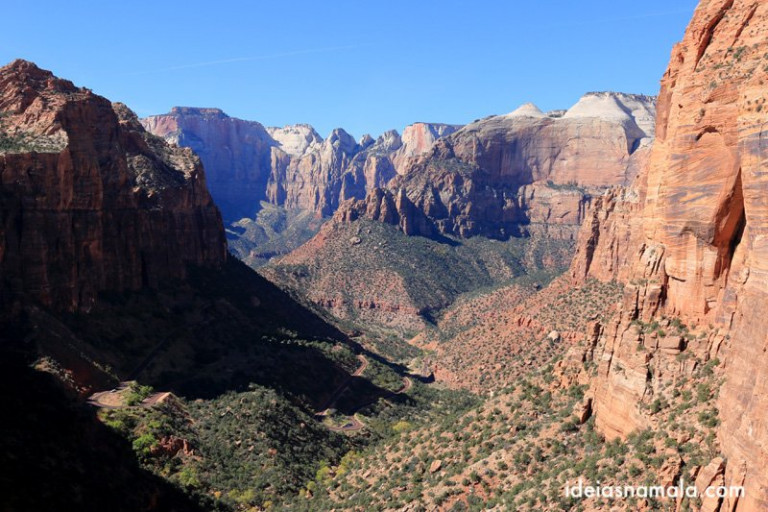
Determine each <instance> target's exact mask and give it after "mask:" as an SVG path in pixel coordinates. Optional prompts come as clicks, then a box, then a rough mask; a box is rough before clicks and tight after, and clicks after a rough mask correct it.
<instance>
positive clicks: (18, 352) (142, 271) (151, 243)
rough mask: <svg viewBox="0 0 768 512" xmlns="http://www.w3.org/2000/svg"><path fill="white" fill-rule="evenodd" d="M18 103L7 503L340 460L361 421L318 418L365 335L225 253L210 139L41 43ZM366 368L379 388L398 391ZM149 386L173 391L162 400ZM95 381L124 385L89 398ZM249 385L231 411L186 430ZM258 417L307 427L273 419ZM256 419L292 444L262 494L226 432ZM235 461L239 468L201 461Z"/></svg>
mask: <svg viewBox="0 0 768 512" xmlns="http://www.w3.org/2000/svg"><path fill="white" fill-rule="evenodd" d="M0 112H1V113H0V124H2V129H1V130H0V171H1V172H0V174H1V176H0V226H1V227H0V276H1V277H2V281H0V298H1V299H2V300H1V301H0V366H2V371H1V372H0V373H2V379H3V380H2V384H3V389H4V390H5V392H4V393H3V397H2V406H3V408H4V410H5V411H6V412H7V413H8V414H10V415H12V416H13V418H8V420H7V421H4V422H3V425H2V436H0V437H1V438H2V439H0V464H1V465H2V466H3V468H4V469H3V478H2V489H3V491H2V492H3V505H4V507H5V508H8V507H10V508H11V509H13V510H40V509H56V510H104V509H112V510H198V509H204V510H234V509H236V508H237V507H240V506H242V504H248V506H251V507H252V506H260V507H261V506H263V505H264V503H265V502H266V501H269V500H272V499H276V497H277V498H279V493H282V492H296V491H298V488H299V487H300V486H301V484H303V482H306V481H307V479H308V478H310V477H311V475H313V474H314V472H315V471H316V470H317V468H318V467H319V466H320V464H321V462H322V460H338V459H340V457H341V455H342V454H343V453H344V452H345V451H347V450H348V449H349V447H350V445H349V443H348V442H347V441H346V440H345V438H343V437H342V436H340V435H338V434H334V433H333V432H331V431H330V430H329V429H327V428H325V427H324V426H322V425H321V424H320V423H319V422H318V423H317V424H314V423H313V424H312V425H311V428H304V427H306V422H307V421H310V420H311V418H312V415H313V414H314V412H315V411H316V409H317V408H319V407H320V406H321V405H322V404H324V403H325V402H327V401H328V399H329V397H330V396H331V395H333V394H334V392H335V390H336V389H337V388H338V386H340V385H341V384H342V383H345V382H348V381H349V379H350V378H351V375H350V374H351V373H352V372H353V371H354V368H355V364H356V363H357V359H356V358H355V351H360V350H361V348H360V347H359V346H358V345H356V344H354V343H348V342H347V340H346V337H345V336H344V335H343V334H342V333H340V332H339V331H338V330H336V329H335V328H333V327H331V326H330V325H328V324H327V323H325V322H324V321H323V320H321V319H320V318H318V317H317V316H316V315H314V314H313V313H311V312H309V311H308V310H306V309H305V308H303V307H302V306H300V305H299V304H298V303H296V302H295V301H294V300H292V299H291V298H290V297H289V296H287V295H286V294H285V293H284V292H283V291H281V290H279V289H278V288H276V287H275V286H274V285H272V284H270V283H269V282H267V281H266V280H264V279H263V278H261V277H260V276H259V275H258V274H256V273H255V272H253V271H252V270H251V269H249V268H247V267H246V266H245V265H243V264H242V263H240V262H238V261H237V260H235V259H234V258H232V257H228V256H227V252H226V243H225V239H224V230H223V226H222V222H221V217H220V215H219V213H218V210H217V208H216V207H215V206H214V204H213V201H212V200H211V197H210V195H209V194H208V191H207V188H206V185H205V180H204V177H203V170H202V166H201V165H200V162H199V160H198V159H197V157H196V156H195V155H194V154H193V153H192V151H191V150H189V149H181V148H178V147H175V146H170V145H168V144H167V143H166V142H165V141H163V140H162V139H160V138H158V137H155V136H153V135H150V134H148V133H147V132H145V131H144V129H143V128H142V127H141V124H140V123H139V122H138V119H137V118H136V117H135V115H134V114H133V113H132V112H130V111H129V110H128V109H127V108H126V107H125V106H123V105H120V104H111V103H110V102H109V101H108V100H106V99H105V98H102V97H100V96H97V95H95V94H93V93H91V92H90V91H88V90H87V89H81V88H77V87H75V86H74V85H73V84H71V83H70V82H68V81H65V80H61V79H58V78H56V77H55V76H53V75H52V74H51V73H50V72H48V71H44V70H41V69H39V68H37V67H36V66H35V65H34V64H32V63H29V62H25V61H15V62H13V63H12V64H10V65H8V66H5V67H3V68H0ZM382 366H384V367H385V368H387V370H388V371H389V372H390V373H391V374H393V375H394V377H393V378H395V379H397V378H398V377H397V374H396V373H395V372H394V370H391V369H389V368H388V367H386V366H385V365H384V364H383V363H382ZM134 379H138V381H139V382H140V384H141V385H139V384H136V385H135V386H134V387H130V388H129V389H134V388H135V389H137V390H138V391H135V392H134V394H136V395H137V396H138V398H135V397H134V398H132V399H131V400H134V401H136V402H137V403H135V404H132V403H119V398H118V397H120V396H122V392H117V391H116V392H114V393H112V392H110V390H113V389H115V388H116V387H117V386H118V385H119V383H120V382H121V381H127V380H134ZM358 381H359V384H358V388H356V389H365V390H366V393H367V394H366V395H364V398H365V399H366V400H370V397H371V396H376V397H378V396H379V395H383V394H385V393H386V391H385V390H382V389H380V388H379V387H378V386H377V385H376V384H374V383H373V382H371V381H369V380H368V379H366V378H360V379H358ZM146 385H154V386H158V387H160V388H161V389H162V390H163V391H165V393H163V394H162V395H153V396H154V397H155V400H154V401H150V403H144V402H142V401H141V399H142V396H140V395H138V393H139V392H142V393H145V392H147V391H146V390H147V387H146ZM126 386H127V384H126ZM120 387H121V388H122V387H123V386H120ZM94 391H101V392H102V393H101V394H102V395H105V396H108V397H109V398H110V399H111V401H110V402H111V403H108V404H106V405H105V404H103V403H101V402H99V401H98V400H95V399H94V401H91V402H86V398H87V397H88V396H89V395H91V394H92V393H93V392H94ZM150 392H151V391H150ZM174 394H175V396H174ZM161 397H162V399H161ZM250 397H257V398H253V399H251V398H250ZM258 397H268V398H265V399H261V398H258ZM356 397H357V395H355V394H354V393H353V394H351V396H350V398H349V401H350V402H351V403H353V404H354V400H355V399H356ZM114 400H118V403H114ZM89 403H90V404H91V405H89ZM235 403H237V404H239V405H237V408H238V413H237V415H236V416H235V417H234V418H233V419H232V420H231V421H230V422H227V423H226V425H227V428H225V429H220V430H216V429H212V430H214V432H213V433H211V432H210V430H211V429H207V430H205V431H204V432H198V431H194V432H193V434H194V436H195V437H190V438H189V439H186V438H184V437H183V436H184V435H186V434H185V432H187V431H189V425H190V424H193V423H199V422H203V421H205V422H208V421H211V419H212V418H216V417H218V416H217V415H218V412H219V411H217V408H218V404H226V405H225V406H227V407H228V406H230V405H233V404H235ZM193 404H194V405H193ZM93 406H98V407H103V408H104V409H105V410H108V411H112V412H111V413H110V414H101V415H99V416H98V418H97V414H96V411H95V410H94V408H93ZM273 406H274V407H275V409H274V410H272V409H271V407H273ZM222 407H224V405H223V406H222ZM212 411H216V414H213V413H212ZM254 417H258V418H259V420H258V424H259V425H260V424H261V423H262V422H263V421H266V420H263V419H262V418H271V421H272V422H273V423H276V424H278V425H279V424H280V423H279V422H284V423H285V424H287V425H289V426H290V428H284V427H280V428H275V427H272V428H271V430H267V432H266V433H265V432H264V430H265V429H263V428H262V429H260V430H259V427H258V425H256V426H254V425H252V424H251V423H249V421H250V420H251V419H253V418H254ZM99 419H100V420H101V422H100V421H98V420H99ZM213 421H214V422H215V420H213ZM311 421H314V420H311ZM239 431H243V432H247V433H248V434H249V435H252V436H254V438H255V437H257V436H258V442H255V441H254V442H249V443H248V446H250V447H251V449H256V447H258V449H259V451H258V453H259V454H261V453H262V448H264V447H269V448H270V450H274V451H269V452H267V448H264V450H263V451H264V453H266V455H265V456H263V457H261V458H259V460H258V474H259V475H260V478H261V482H262V485H263V487H264V488H265V489H267V490H266V491H264V492H260V493H259V494H254V493H252V492H251V494H248V492H247V491H248V488H247V484H243V482H242V479H240V475H242V474H248V475H251V476H252V475H254V474H256V470H255V469H254V467H256V464H257V462H254V458H253V457H251V458H249V457H248V456H247V454H245V456H242V457H239V456H238V454H237V453H232V452H231V451H227V450H222V448H221V447H222V446H223V445H224V446H234V443H235V442H236V441H237V439H235V438H234V436H236V435H239V434H237V432H239ZM307 432H311V436H310V437H306V436H305V434H306V433H307ZM284 435H288V436H289V437H290V438H291V439H292V442H291V443H287V442H286V443H285V444H284V445H281V441H280V440H281V439H283V437H282V436H284ZM302 443H303V444H302ZM315 446H317V447H315ZM182 447H183V449H182ZM193 453H194V456H192V454H193ZM220 465H225V466H226V467H227V468H230V471H231V473H226V474H224V473H222V472H216V471H214V472H213V473H214V474H210V473H205V474H203V475H197V474H196V473H195V471H197V469H196V468H198V467H199V468H202V469H206V470H207V469H208V468H216V467H219V466H220ZM214 482H215V483H214ZM214 486H215V487H216V488H215V489H214ZM216 491H223V492H224V495H223V496H222V495H221V492H219V494H218V496H217V495H216ZM233 496H236V497H237V498H238V499H237V500H235V498H234V497H233Z"/></svg>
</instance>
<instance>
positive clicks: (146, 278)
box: [0, 61, 226, 310]
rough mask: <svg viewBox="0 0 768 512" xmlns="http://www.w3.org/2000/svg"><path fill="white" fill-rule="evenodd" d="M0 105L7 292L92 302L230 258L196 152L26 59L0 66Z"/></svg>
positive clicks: (1, 262)
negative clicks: (168, 140) (162, 137)
mask: <svg viewBox="0 0 768 512" xmlns="http://www.w3.org/2000/svg"><path fill="white" fill-rule="evenodd" d="M0 112H1V113H2V117H0V140H2V143H1V145H0V275H2V280H3V283H2V289H3V296H4V298H5V299H7V300H8V299H10V298H11V297H12V296H13V295H19V294H25V295H28V296H29V297H30V298H33V299H36V300H39V301H41V302H42V303H43V304H45V305H47V306H51V307H54V308H56V309H67V310H77V309H85V310H87V309H89V308H90V307H91V306H92V304H93V303H94V301H95V299H96V296H97V295H98V293H99V292H101V291H104V290H112V291H122V290H136V289H139V288H142V287H145V286H156V285H157V283H158V282H159V281H160V280H162V279H173V278H183V277H184V276H185V275H186V265H187V264H192V265H203V266H208V267H217V266H220V265H221V264H223V262H224V260H225V257H226V245H225V241H224V237H223V235H222V232H221V230H220V228H219V226H220V224H221V218H220V216H219V212H218V210H217V209H216V207H215V206H214V204H213V201H212V200H211V198H210V196H209V195H208V191H207V189H206V184H205V177H204V174H203V170H202V167H201V165H200V162H199V160H198V159H197V158H196V157H195V156H194V154H193V153H192V152H191V151H190V150H187V149H180V148H174V147H169V146H168V145H166V144H165V143H164V142H162V141H161V140H160V139H157V138H156V137H153V136H151V135H149V134H147V133H146V132H144V130H143V129H142V128H141V125H140V124H139V122H138V119H137V118H136V117H135V115H134V114H133V113H132V112H130V111H129V110H128V109H126V108H125V107H124V106H122V105H119V104H117V105H114V106H113V105H112V104H111V103H110V102H109V101H107V100H105V99H104V98H101V97H99V96H96V95H94V94H93V93H91V92H90V91H88V90H87V89H79V88H76V87H75V86H74V85H72V83H70V82H67V81H65V80H60V79H58V78H55V77H54V76H53V75H52V74H51V73H50V72H48V71H43V70H41V69H39V68H37V67H36V66H34V65H33V64H31V63H29V62H25V61H15V62H13V63H11V64H9V65H8V66H5V67H3V68H1V69H0ZM171 231H172V232H173V236H170V237H169V236H167V234H168V233H169V232H171Z"/></svg>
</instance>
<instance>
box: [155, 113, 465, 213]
mask: <svg viewBox="0 0 768 512" xmlns="http://www.w3.org/2000/svg"><path fill="white" fill-rule="evenodd" d="M142 123H143V125H144V127H145V128H146V129H147V130H148V131H149V132H151V133H153V134H155V135H158V136H160V137H163V138H164V139H166V140H167V141H168V142H172V143H174V144H178V145H180V146H183V147H189V148H192V149H193V150H195V152H196V153H197V154H198V155H200V158H201V159H202V161H203V163H204V164H205V167H206V170H207V175H208V184H209V187H210V189H211V195H212V196H213V198H214V200H215V201H216V203H217V204H218V205H219V207H220V208H221V210H222V214H223V216H224V219H225V221H227V222H234V221H237V220H239V219H241V218H243V217H253V216H254V214H255V213H256V212H257V211H258V210H259V208H260V207H259V204H260V202H261V201H268V202H270V203H272V204H275V205H278V206H282V207H285V208H286V209H289V210H303V211H311V212H313V213H315V214H316V215H317V216H319V217H327V216H330V215H332V214H333V213H334V212H335V211H336V209H337V208H338V206H339V204H340V203H341V202H343V201H344V200H346V199H353V198H355V199H363V198H364V197H365V196H366V194H367V193H368V192H369V191H370V190H372V189H373V188H375V187H383V186H385V185H386V183H387V182H388V181H389V180H391V179H392V178H393V177H394V176H395V175H396V168H400V166H403V165H405V164H406V162H407V161H408V159H409V158H410V157H413V156H417V155H420V154H421V153H423V152H424V151H426V150H427V149H428V148H429V146H431V144H432V143H433V142H434V141H435V140H437V139H438V138H439V137H442V136H444V135H447V134H449V133H452V132H453V131H455V130H456V129H457V128H458V127H455V126H451V125H441V124H430V123H416V124H414V125H412V126H409V127H407V128H406V129H405V132H404V136H403V137H402V138H401V136H400V135H399V134H398V133H397V132H396V131H389V132H386V133H384V134H382V135H381V136H380V137H379V138H378V139H375V140H374V139H373V138H372V137H370V136H369V135H365V136H364V137H363V138H361V140H360V141H355V139H354V138H353V137H352V136H351V135H350V134H348V133H347V132H345V131H344V130H343V129H341V128H337V129H335V130H333V132H331V134H330V135H329V136H328V138H326V139H323V138H322V137H320V135H319V134H318V133H317V132H316V131H315V129H314V128H312V127H311V126H309V125H306V124H298V125H290V126H285V127H282V128H276V127H269V128H265V127H264V126H262V125H261V124H259V123H257V122H253V121H244V120H241V119H236V118H232V117H229V116H227V115H226V114H224V113H223V112H222V111H221V110H219V109H212V108H189V107H175V108H173V109H172V110H171V112H169V113H168V114H164V115H158V116H151V117H148V118H146V119H143V120H142Z"/></svg>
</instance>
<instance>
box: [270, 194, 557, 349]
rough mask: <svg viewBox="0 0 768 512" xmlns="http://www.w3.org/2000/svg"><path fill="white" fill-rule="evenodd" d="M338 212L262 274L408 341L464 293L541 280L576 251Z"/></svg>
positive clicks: (361, 326) (344, 316) (352, 321)
mask: <svg viewBox="0 0 768 512" xmlns="http://www.w3.org/2000/svg"><path fill="white" fill-rule="evenodd" d="M385 208H386V207H385ZM339 213H340V212H339ZM339 213H337V216H336V217H334V220H332V221H330V222H327V223H326V224H325V225H324V226H323V227H322V228H321V230H320V232H319V233H318V234H317V235H316V236H315V237H314V238H312V239H311V240H310V241H309V242H307V243H306V244H304V245H303V246H301V247H299V248H298V249H296V250H295V251H293V252H291V253H290V254H288V255H286V256H283V257H282V258H279V259H277V260H275V261H272V262H270V264H269V265H266V266H264V267H262V268H261V269H259V272H260V273H261V274H262V275H264V276H265V277H267V278H268V279H269V280H271V281H273V282H275V283H277V284H279V285H280V286H281V287H283V288H286V289H290V290H292V291H293V293H294V294H295V295H297V296H299V297H302V298H303V299H304V300H306V301H308V302H309V303H311V304H313V305H314V306H315V307H317V308H320V309H321V310H324V311H326V312H328V313H330V314H331V315H332V316H333V317H335V318H336V319H337V320H339V321H341V322H343V324H345V325H349V326H350V328H354V329H357V330H361V331H363V332H366V333H371V334H374V333H375V334H385V335H394V336H396V337H399V338H405V339H407V338H409V337H411V336H413V335H414V334H416V333H417V332H418V331H419V330H421V329H423V328H424V327H426V326H427V325H429V324H431V323H432V322H434V320H435V318H436V317H437V316H438V315H439V313H440V311H441V310H442V309H444V308H446V307H447V306H449V305H450V304H451V303H452V302H453V301H454V300H456V298H457V297H459V296H460V295H461V294H463V293H466V292H470V291H474V290H477V289H479V288H485V287H493V286H497V285H499V284H500V283H506V282H509V281H510V280H513V279H515V278H517V277H520V276H522V275H530V276H531V279H532V280H536V279H539V281H540V282H544V281H546V280H548V279H549V278H551V275H552V274H553V273H558V272H562V271H563V270H565V268H566V265H567V261H568V260H569V256H570V254H571V250H572V245H571V243H570V242H568V241H562V240H549V239H537V240H533V241H530V240H524V239H512V240H508V241H499V240H489V239H485V238H480V237H476V238H473V239H469V240H460V239H455V238H448V237H443V238H440V239H430V238H426V237H418V236H408V235H406V234H404V233H403V232H401V231H400V230H399V229H396V228H395V227H393V226H391V225H389V223H387V222H375V221H370V220H367V219H359V220H356V221H354V222H346V221H344V222H342V221H339V220H338V218H337V217H338V215H339ZM377 220H378V219H377Z"/></svg>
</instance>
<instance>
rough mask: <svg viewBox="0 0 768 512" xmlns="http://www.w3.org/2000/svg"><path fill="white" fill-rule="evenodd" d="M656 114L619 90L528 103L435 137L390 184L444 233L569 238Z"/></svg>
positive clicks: (629, 161) (632, 158)
mask: <svg viewBox="0 0 768 512" xmlns="http://www.w3.org/2000/svg"><path fill="white" fill-rule="evenodd" d="M654 113H655V107H654V99H653V98H651V97H647V96H638V95H630V94H621V93H589V94H587V95H585V96H584V97H582V98H581V100H579V102H578V103H577V104H576V105H574V106H573V107H572V108H571V109H569V110H567V111H566V112H564V113H563V112H554V113H549V114H544V113H543V112H541V111H540V110H539V109H538V108H537V107H536V106H535V105H532V104H526V105H523V106H521V107H520V108H518V109H517V110H515V111H513V112H511V113H509V114H506V115H501V116H492V117H489V118H485V119H482V120H479V121H475V122H474V123H471V124H469V125H467V126H465V127H463V128H461V129H460V130H458V131H456V132H454V133H451V134H448V135H447V136H443V137H442V138H437V139H435V142H434V143H433V144H432V145H431V147H430V148H429V150H428V151H427V152H426V153H424V154H423V155H422V156H414V157H411V158H408V159H407V160H405V161H404V162H403V163H401V164H400V165H399V166H398V168H397V170H398V174H399V175H398V176H397V177H395V178H394V179H393V180H392V181H390V182H389V183H388V184H387V187H388V188H389V189H390V190H391V191H393V193H394V194H395V195H398V194H400V192H399V191H401V190H402V191H404V193H405V195H406V196H407V198H408V200H409V201H410V203H412V204H413V205H415V206H416V208H417V209H419V210H421V212H422V213H423V214H424V215H425V216H426V217H427V218H428V219H429V220H430V221H431V222H432V223H433V225H434V227H433V229H434V230H436V231H439V232H440V233H443V234H449V235H456V236H460V237H468V236H474V235H484V236H489V237H494V238H507V237H509V236H520V235H524V234H542V233H546V234H547V235H548V236H554V237H557V238H566V239H569V238H575V235H576V232H577V231H578V227H579V225H580V224H581V222H582V220H583V218H584V213H585V210H586V207H587V205H588V204H589V201H590V198H591V197H592V195H594V194H597V193H599V192H600V191H602V190H604V189H605V188H607V187H612V186H619V185H624V184H627V183H629V182H630V181H632V179H633V178H634V176H635V175H636V173H637V171H638V169H639V168H641V167H642V166H643V164H644V162H645V161H646V159H647V157H648V152H649V149H650V143H651V141H652V138H653V116H654ZM412 131H417V130H416V127H414V129H413V130H412ZM423 132H424V130H421V133H423ZM417 133H419V132H417ZM422 138H424V136H423V135H422ZM414 139H416V138H415V137H414ZM413 145H418V144H417V143H413ZM356 208H357V209H365V207H362V206H357V207H356Z"/></svg>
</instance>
